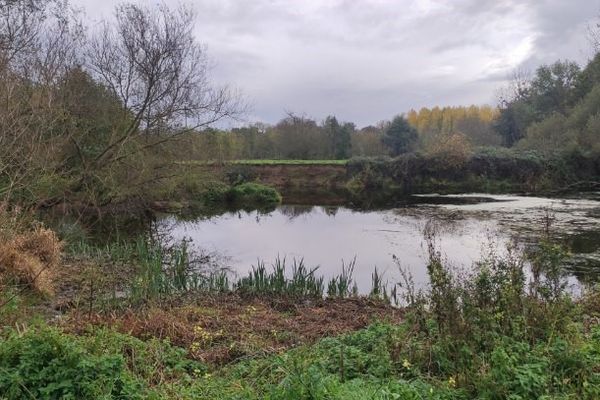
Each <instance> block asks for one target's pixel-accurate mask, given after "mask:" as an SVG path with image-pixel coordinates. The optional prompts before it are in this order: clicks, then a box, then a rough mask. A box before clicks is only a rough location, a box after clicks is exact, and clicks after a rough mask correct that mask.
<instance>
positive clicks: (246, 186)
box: [227, 182, 281, 206]
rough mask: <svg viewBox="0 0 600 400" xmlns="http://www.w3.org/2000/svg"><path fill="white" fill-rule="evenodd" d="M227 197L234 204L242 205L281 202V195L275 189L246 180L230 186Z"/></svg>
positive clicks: (264, 204) (265, 204)
mask: <svg viewBox="0 0 600 400" xmlns="http://www.w3.org/2000/svg"><path fill="white" fill-rule="evenodd" d="M227 199H228V200H229V201H231V202H232V203H234V204H240V205H243V206H252V205H257V204H258V205H263V206H268V205H273V204H279V203H281V195H280V194H279V193H278V192H277V190H275V189H273V188H271V187H268V186H264V185H261V184H259V183H253V182H247V183H242V184H241V185H237V186H234V187H232V188H231V189H230V190H229V192H228V193H227Z"/></svg>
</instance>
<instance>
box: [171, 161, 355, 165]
mask: <svg viewBox="0 0 600 400" xmlns="http://www.w3.org/2000/svg"><path fill="white" fill-rule="evenodd" d="M180 163H181V164H188V165H189V164H197V165H213V164H220V163H221V162H220V161H216V160H207V161H181V162H180ZM222 163H223V164H239V165H346V164H347V163H348V160H227V161H223V162H222Z"/></svg>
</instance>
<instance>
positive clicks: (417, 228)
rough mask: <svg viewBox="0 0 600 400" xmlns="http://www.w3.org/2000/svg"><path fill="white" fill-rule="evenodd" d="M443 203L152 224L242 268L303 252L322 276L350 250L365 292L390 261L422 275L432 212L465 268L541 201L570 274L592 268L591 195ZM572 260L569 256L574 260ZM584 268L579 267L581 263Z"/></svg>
mask: <svg viewBox="0 0 600 400" xmlns="http://www.w3.org/2000/svg"><path fill="white" fill-rule="evenodd" d="M456 197H461V196H453V197H452V199H451V201H449V202H448V203H451V204H447V203H444V202H443V201H441V200H440V198H443V196H438V197H436V198H435V201H433V202H430V203H435V204H430V203H429V204H427V203H426V202H424V201H423V199H421V201H420V203H421V204H413V205H409V206H405V207H401V208H395V209H389V210H372V211H356V210H351V209H348V208H344V207H332V206H296V205H283V206H280V207H278V208H277V209H275V210H273V211H270V212H259V211H237V212H227V213H224V214H221V215H218V216H214V217H211V218H206V219H201V220H196V221H191V222H182V221H177V220H176V219H174V218H173V217H168V218H165V219H163V220H162V221H161V224H163V225H166V226H168V230H169V231H170V233H171V235H172V236H173V237H174V238H175V239H181V238H186V237H187V238H190V239H192V241H193V243H194V245H195V246H196V247H198V248H200V249H202V250H203V251H204V252H207V253H219V254H221V255H223V256H225V257H226V258H225V259H226V260H227V263H228V265H227V266H228V267H230V268H231V269H232V270H233V271H236V272H237V273H238V274H245V273H246V272H247V271H248V270H249V269H250V268H251V266H252V265H253V264H254V265H255V264H256V263H257V260H264V261H265V262H266V263H267V264H268V263H269V262H272V261H274V260H275V259H276V258H277V257H285V258H287V259H288V260H290V259H292V258H296V259H300V258H303V259H304V261H305V263H306V265H307V266H309V267H314V266H319V269H318V273H319V274H321V275H324V276H325V277H326V278H327V277H330V276H334V275H336V274H338V273H340V271H341V266H342V261H345V262H346V263H347V262H349V261H350V260H352V259H353V258H354V257H356V268H355V273H354V277H355V279H356V281H357V284H358V288H359V291H360V292H362V293H366V292H368V290H369V289H370V285H371V273H372V272H373V270H374V268H375V267H377V269H378V270H379V271H382V272H383V273H384V275H385V278H387V280H388V281H389V282H394V283H395V282H397V281H398V279H399V273H398V266H397V264H396V262H395V261H394V259H393V256H396V257H397V259H398V260H399V263H400V264H401V265H402V266H403V267H404V268H406V269H408V270H409V271H410V272H411V273H412V275H413V277H414V280H415V282H416V284H417V285H424V284H425V283H426V282H427V277H426V272H425V259H426V251H425V248H424V239H423V235H422V232H423V228H424V226H425V224H427V223H431V222H430V221H433V222H434V223H435V226H436V230H437V239H438V241H439V246H440V249H441V251H442V253H443V254H444V255H445V257H446V259H447V261H448V262H449V263H450V264H452V265H455V266H457V267H460V266H466V267H469V266H471V265H472V264H473V262H475V261H477V260H479V259H480V258H481V256H482V255H483V254H487V253H488V252H489V251H490V249H491V248H493V249H496V250H497V251H502V249H503V248H505V247H506V245H507V243H509V242H511V241H513V240H517V241H518V242H520V243H522V244H525V245H526V244H528V243H533V242H535V241H536V240H537V237H538V234H539V232H540V231H541V228H540V221H541V219H542V218H543V215H544V213H547V211H546V210H547V209H548V208H551V209H552V212H553V213H554V215H555V220H556V229H557V230H556V232H557V236H558V237H559V238H561V239H562V240H564V241H565V242H566V243H567V244H569V245H571V247H572V250H573V252H574V253H575V254H576V256H577V257H574V261H573V273H574V276H577V277H578V278H579V279H580V280H582V279H584V278H585V277H590V276H594V274H593V273H591V272H589V271H597V270H600V263H598V260H600V257H599V256H598V251H599V249H600V235H598V227H599V226H600V225H599V224H598V223H599V222H600V220H599V219H598V215H599V214H598V210H600V202H598V201H593V200H577V199H560V200H557V199H543V198H531V197H518V196H487V195H476V196H474V197H475V198H477V201H474V200H473V199H466V196H464V197H465V198H464V199H461V200H460V201H457V200H456ZM577 260H578V261H577ZM586 271H588V272H586Z"/></svg>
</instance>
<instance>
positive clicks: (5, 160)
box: [0, 0, 83, 198]
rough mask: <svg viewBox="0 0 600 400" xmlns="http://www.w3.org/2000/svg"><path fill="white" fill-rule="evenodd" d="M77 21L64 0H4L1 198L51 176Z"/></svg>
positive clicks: (0, 16) (0, 4) (0, 28)
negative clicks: (61, 90)
mask: <svg viewBox="0 0 600 400" xmlns="http://www.w3.org/2000/svg"><path fill="white" fill-rule="evenodd" d="M76 16H77V14H76V13H75V12H73V11H72V9H71V8H70V6H69V4H68V3H67V2H64V1H54V0H49V1H48V0H45V1H44V0H0V84H1V85H2V91H1V92H0V103H1V106H0V180H1V181H2V182H1V183H2V188H1V189H0V192H2V193H0V196H4V197H6V198H8V197H10V194H11V192H12V191H14V190H16V189H18V188H21V189H22V188H23V187H24V186H25V182H26V181H27V180H30V179H31V176H34V175H35V174H39V173H46V174H51V173H53V168H54V166H53V165H50V164H51V160H52V159H53V157H54V155H55V153H56V147H57V146H58V144H59V142H58V141H56V140H54V139H53V138H52V132H53V131H56V130H55V129H54V128H55V127H56V126H57V124H58V123H59V122H60V121H61V120H62V119H63V118H64V116H63V115H62V113H61V112H60V110H58V109H57V107H55V104H54V100H55V95H56V85H57V84H58V83H59V82H60V80H61V78H62V76H64V74H65V73H66V71H68V70H69V69H70V68H71V67H72V65H73V64H74V63H75V60H76V58H77V57H76V56H75V54H76V49H77V47H78V44H80V43H81V42H80V40H81V38H82V37H83V35H82V27H81V24H80V23H78V22H77V21H76Z"/></svg>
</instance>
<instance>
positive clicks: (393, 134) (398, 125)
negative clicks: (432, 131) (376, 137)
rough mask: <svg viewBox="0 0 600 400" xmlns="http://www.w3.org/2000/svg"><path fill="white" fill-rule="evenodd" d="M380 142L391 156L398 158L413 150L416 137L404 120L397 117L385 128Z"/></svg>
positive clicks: (415, 132)
mask: <svg viewBox="0 0 600 400" xmlns="http://www.w3.org/2000/svg"><path fill="white" fill-rule="evenodd" d="M381 140H382V141H383V143H384V144H385V145H386V146H387V147H388V148H389V150H390V154H391V155H392V156H398V155H400V154H403V153H408V152H410V151H412V150H414V148H415V146H416V143H417V141H418V135H417V131H416V129H415V128H413V127H412V126H411V125H410V124H409V123H408V121H407V120H406V118H404V116H401V115H398V116H396V117H394V119H393V120H392V122H391V123H390V125H389V126H388V127H387V128H386V130H385V132H384V134H383V137H382V139H381Z"/></svg>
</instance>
